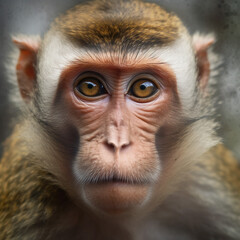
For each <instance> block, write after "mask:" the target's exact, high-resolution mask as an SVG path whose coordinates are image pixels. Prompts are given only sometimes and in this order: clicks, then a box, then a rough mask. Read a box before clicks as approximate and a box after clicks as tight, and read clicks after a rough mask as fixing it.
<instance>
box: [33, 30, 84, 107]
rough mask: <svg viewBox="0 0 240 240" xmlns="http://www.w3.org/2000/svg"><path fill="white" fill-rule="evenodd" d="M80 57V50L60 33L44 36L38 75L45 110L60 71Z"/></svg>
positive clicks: (50, 99) (81, 52) (53, 94)
mask: <svg viewBox="0 0 240 240" xmlns="http://www.w3.org/2000/svg"><path fill="white" fill-rule="evenodd" d="M82 56H83V51H82V49H81V48H79V47H78V46H75V45H74V44H73V43H71V42H70V41H69V40H67V39H66V37H65V36H63V35H62V34H61V33H59V32H51V31H50V32H49V33H48V34H47V35H46V37H45V39H44V42H43V47H42V51H41V54H40V62H39V70H40V71H39V74H38V82H39V84H40V91H41V95H42V100H43V102H44V104H45V106H46V108H47V106H51V103H52V101H53V98H54V96H55V92H56V90H57V86H58V82H59V78H60V75H61V73H62V71H63V70H64V69H65V68H66V67H67V66H68V65H69V64H71V63H72V62H73V61H74V60H76V59H79V58H80V59H81V58H82ZM46 110H47V109H46Z"/></svg>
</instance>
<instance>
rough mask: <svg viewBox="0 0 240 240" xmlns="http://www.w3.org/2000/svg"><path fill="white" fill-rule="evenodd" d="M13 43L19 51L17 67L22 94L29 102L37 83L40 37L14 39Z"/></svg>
mask: <svg viewBox="0 0 240 240" xmlns="http://www.w3.org/2000/svg"><path fill="white" fill-rule="evenodd" d="M12 41H13V43H14V44H15V45H16V46H17V47H18V49H19V57H18V60H17V65H16V74H17V81H18V86H19V90H20V94H21V96H22V98H23V100H24V101H26V102H28V101H29V100H30V99H31V96H32V94H33V91H34V87H35V83H36V70H35V66H36V61H37V53H38V50H39V46H40V37H27V36H20V37H13V38H12Z"/></svg>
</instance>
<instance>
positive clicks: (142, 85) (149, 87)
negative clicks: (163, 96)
mask: <svg viewBox="0 0 240 240" xmlns="http://www.w3.org/2000/svg"><path fill="white" fill-rule="evenodd" d="M157 90H158V87H157V86H156V84H155V83H154V82H152V81H151V80H148V79H139V80H137V81H135V82H134V83H133V85H132V86H131V87H130V89H129V91H128V94H129V95H132V96H134V97H136V98H149V97H151V96H153V95H154V94H155V93H156V92H157Z"/></svg>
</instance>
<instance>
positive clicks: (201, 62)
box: [193, 33, 215, 89]
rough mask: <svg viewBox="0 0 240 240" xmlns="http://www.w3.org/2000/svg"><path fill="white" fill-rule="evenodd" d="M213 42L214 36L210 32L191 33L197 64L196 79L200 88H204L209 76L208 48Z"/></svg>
mask: <svg viewBox="0 0 240 240" xmlns="http://www.w3.org/2000/svg"><path fill="white" fill-rule="evenodd" d="M214 42H215V37H214V35H212V34H209V35H200V34H199V33H196V34H194V35H193V47H194V50H195V55H196V59H197V66H198V81H199V86H200V88H201V89H204V88H205V87H206V86H207V83H208V80H209V77H210V61H209V53H208V49H209V47H210V46H211V45H212V44H213V43H214Z"/></svg>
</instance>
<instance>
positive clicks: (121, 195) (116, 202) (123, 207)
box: [83, 179, 150, 214]
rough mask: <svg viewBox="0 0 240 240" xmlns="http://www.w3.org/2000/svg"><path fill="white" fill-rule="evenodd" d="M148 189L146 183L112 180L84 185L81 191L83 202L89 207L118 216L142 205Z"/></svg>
mask: <svg viewBox="0 0 240 240" xmlns="http://www.w3.org/2000/svg"><path fill="white" fill-rule="evenodd" d="M149 188H150V186H149V184H146V183H145V184H144V183H134V182H131V183H129V182H128V181H122V180H117V179H112V180H110V181H100V182H97V183H90V184H86V185H85V186H84V188H83V190H84V195H85V200H86V201H87V203H88V204H90V206H92V207H94V208H97V209H99V210H100V211H102V212H105V213H108V214H120V213H124V212H129V211H132V210H134V209H136V208H138V207H140V206H141V205H142V204H144V202H145V200H146V199H147V197H148V194H149V190H150V189H149Z"/></svg>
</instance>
